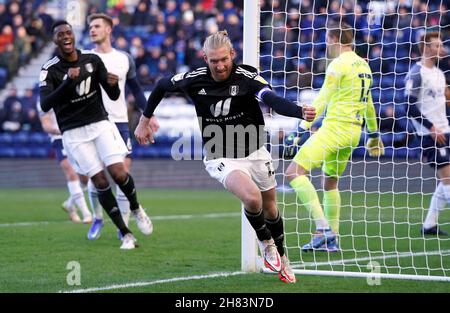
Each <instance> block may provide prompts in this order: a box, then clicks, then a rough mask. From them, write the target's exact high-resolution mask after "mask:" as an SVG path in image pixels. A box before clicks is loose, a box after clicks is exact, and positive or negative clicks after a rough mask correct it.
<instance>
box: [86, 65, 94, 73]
mask: <svg viewBox="0 0 450 313" xmlns="http://www.w3.org/2000/svg"><path fill="white" fill-rule="evenodd" d="M84 67H85V68H86V71H88V72H89V73H92V72H93V71H94V67H93V66H92V63H86V65H85V66H84Z"/></svg>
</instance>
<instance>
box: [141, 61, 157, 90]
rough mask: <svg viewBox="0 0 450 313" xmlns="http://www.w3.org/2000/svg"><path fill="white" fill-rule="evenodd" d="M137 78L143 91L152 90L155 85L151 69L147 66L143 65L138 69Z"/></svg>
mask: <svg viewBox="0 0 450 313" xmlns="http://www.w3.org/2000/svg"><path fill="white" fill-rule="evenodd" d="M137 78H138V81H139V83H140V84H141V86H142V89H143V90H145V91H149V90H151V89H152V87H153V85H154V84H155V81H154V80H153V78H152V76H151V74H150V68H149V67H148V65H147V64H142V65H141V66H139V67H138V70H137Z"/></svg>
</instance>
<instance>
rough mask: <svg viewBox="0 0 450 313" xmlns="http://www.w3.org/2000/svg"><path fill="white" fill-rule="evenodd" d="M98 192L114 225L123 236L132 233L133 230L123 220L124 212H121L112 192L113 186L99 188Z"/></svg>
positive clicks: (99, 198)
mask: <svg viewBox="0 0 450 313" xmlns="http://www.w3.org/2000/svg"><path fill="white" fill-rule="evenodd" d="M97 193H98V200H99V201H100V203H101V204H102V206H103V208H104V209H105V211H106V213H108V216H109V217H110V218H111V220H112V221H113V223H114V225H116V227H117V228H118V229H119V230H120V232H121V233H122V236H125V235H126V234H128V233H131V231H130V230H129V229H128V227H127V225H125V222H124V221H123V218H122V214H121V213H120V210H119V208H118V205H117V201H116V198H115V197H114V194H113V193H112V190H111V187H108V188H106V189H103V190H99V189H97Z"/></svg>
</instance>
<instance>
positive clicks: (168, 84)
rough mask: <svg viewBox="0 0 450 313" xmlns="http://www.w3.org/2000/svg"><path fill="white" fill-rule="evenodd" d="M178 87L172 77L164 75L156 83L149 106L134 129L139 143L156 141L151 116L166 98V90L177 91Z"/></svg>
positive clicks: (148, 102)
mask: <svg viewBox="0 0 450 313" xmlns="http://www.w3.org/2000/svg"><path fill="white" fill-rule="evenodd" d="M176 90H178V88H177V87H176V86H174V85H173V83H172V81H171V77H163V78H161V79H160V80H159V81H158V83H157V84H156V86H155V88H154V89H153V91H152V93H151V94H150V97H148V101H147V106H146V107H145V109H144V112H143V113H142V115H141V118H140V119H139V124H138V125H137V127H136V130H135V131H134V136H135V137H136V140H137V141H138V142H139V144H141V145H143V144H147V143H148V142H151V143H154V142H155V140H154V138H153V130H152V129H151V127H150V124H149V122H150V118H151V117H152V116H153V112H155V110H156V107H157V106H158V104H159V103H160V102H161V100H162V99H163V98H164V95H165V94H166V92H170V91H176Z"/></svg>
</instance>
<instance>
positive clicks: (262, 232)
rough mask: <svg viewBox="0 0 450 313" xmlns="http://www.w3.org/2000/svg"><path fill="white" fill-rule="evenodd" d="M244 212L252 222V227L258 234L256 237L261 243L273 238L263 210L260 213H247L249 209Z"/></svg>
mask: <svg viewBox="0 0 450 313" xmlns="http://www.w3.org/2000/svg"><path fill="white" fill-rule="evenodd" d="M244 211H245V216H247V219H248V221H249V222H250V225H252V227H253V229H254V230H255V232H256V237H258V239H259V240H260V241H263V240H269V239H270V238H271V235H270V231H269V230H268V229H267V226H266V223H265V221H264V214H263V211H262V210H261V211H259V212H258V213H251V212H249V211H247V209H245V210H244Z"/></svg>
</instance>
